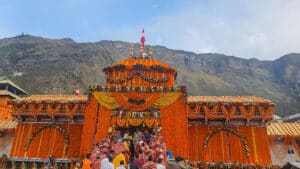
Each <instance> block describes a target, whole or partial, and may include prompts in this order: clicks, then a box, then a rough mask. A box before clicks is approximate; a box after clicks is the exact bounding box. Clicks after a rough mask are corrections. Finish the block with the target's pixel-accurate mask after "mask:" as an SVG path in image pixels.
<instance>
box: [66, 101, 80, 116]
mask: <svg viewBox="0 0 300 169" xmlns="http://www.w3.org/2000/svg"><path fill="white" fill-rule="evenodd" d="M78 107H79V104H65V105H64V108H65V110H66V113H67V115H68V116H69V117H72V116H73V115H74V113H75V112H76V111H77V110H78Z"/></svg>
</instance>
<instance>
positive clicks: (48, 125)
mask: <svg viewBox="0 0 300 169" xmlns="http://www.w3.org/2000/svg"><path fill="white" fill-rule="evenodd" d="M48 128H54V129H56V130H58V131H59V132H60V133H61V134H62V135H63V137H64V140H65V146H64V149H63V157H65V156H66V155H67V153H68V149H69V144H70V138H69V136H68V133H67V131H66V130H65V129H64V128H63V127H61V126H59V125H57V124H47V125H44V126H40V127H39V128H38V129H37V130H35V131H34V132H33V133H32V134H31V135H30V137H29V138H28V139H27V141H26V144H25V147H24V151H25V152H27V151H28V149H29V147H30V144H31V142H32V141H33V139H34V138H35V137H36V136H37V135H38V134H39V133H41V132H42V131H43V130H45V129H48Z"/></svg>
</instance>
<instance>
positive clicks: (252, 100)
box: [187, 96, 274, 104]
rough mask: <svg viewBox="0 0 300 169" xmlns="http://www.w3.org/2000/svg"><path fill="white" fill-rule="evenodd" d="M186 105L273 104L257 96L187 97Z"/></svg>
mask: <svg viewBox="0 0 300 169" xmlns="http://www.w3.org/2000/svg"><path fill="white" fill-rule="evenodd" d="M187 101H188V103H242V104H243V103H246V104H274V103H273V102H271V101H270V100H268V99H264V98H261V97H257V96H189V97H188V98H187Z"/></svg>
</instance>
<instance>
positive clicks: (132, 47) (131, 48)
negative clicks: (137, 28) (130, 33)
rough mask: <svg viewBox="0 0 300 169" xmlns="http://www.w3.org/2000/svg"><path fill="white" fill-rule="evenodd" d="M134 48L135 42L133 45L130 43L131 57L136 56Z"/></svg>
mask: <svg viewBox="0 0 300 169" xmlns="http://www.w3.org/2000/svg"><path fill="white" fill-rule="evenodd" d="M133 49H134V44H131V45H130V57H131V58H133V57H134V53H133Z"/></svg>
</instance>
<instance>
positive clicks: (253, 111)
mask: <svg viewBox="0 0 300 169" xmlns="http://www.w3.org/2000/svg"><path fill="white" fill-rule="evenodd" d="M143 48H144V45H141V51H142V52H141V54H140V56H138V57H134V56H133V54H132V52H131V56H130V58H127V59H125V60H121V61H119V62H117V63H115V64H113V65H111V66H109V67H107V68H104V69H103V72H104V73H105V77H106V82H105V83H106V84H105V85H104V86H101V85H90V86H89V91H90V92H89V95H88V96H59V95H33V96H30V97H26V98H17V99H15V100H12V101H9V105H10V106H11V107H12V113H11V115H12V116H13V117H14V118H15V119H17V120H18V125H17V127H16V129H15V137H14V141H13V146H12V149H11V152H10V157H11V158H10V159H9V163H8V164H7V165H8V166H9V167H12V168H21V167H24V166H26V167H28V168H34V167H41V166H43V165H44V164H45V163H46V162H47V161H48V158H49V157H53V158H55V159H56V162H57V163H58V165H63V166H64V167H66V168H68V167H70V166H71V165H72V163H73V162H74V161H76V160H78V159H80V158H82V157H83V156H84V155H85V154H86V153H87V152H90V151H91V149H92V147H93V146H94V145H95V144H96V143H98V142H100V141H101V140H103V139H104V138H105V137H106V136H107V135H108V133H109V132H113V131H115V130H119V129H122V130H130V129H131V128H149V129H157V128H159V129H161V131H162V136H163V138H164V139H165V142H166V148H167V150H168V151H169V152H172V155H173V157H175V156H179V155H180V156H182V157H185V158H188V159H189V160H191V161H193V165H194V167H195V168H197V167H198V168H207V167H216V166H219V167H228V168H230V167H231V166H235V167H238V168H242V167H243V168H253V167H258V166H260V167H270V168H271V167H274V166H272V158H271V153H270V144H269V137H268V134H267V127H266V125H267V122H268V121H270V120H272V117H273V111H274V103H273V102H271V101H269V100H267V99H264V98H259V97H256V96H188V95H187V88H186V86H179V85H176V84H175V80H176V76H177V72H176V70H175V69H174V68H172V67H170V66H169V65H167V64H165V63H163V62H161V61H159V60H157V59H154V58H152V56H151V55H146V54H144V53H143Z"/></svg>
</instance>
